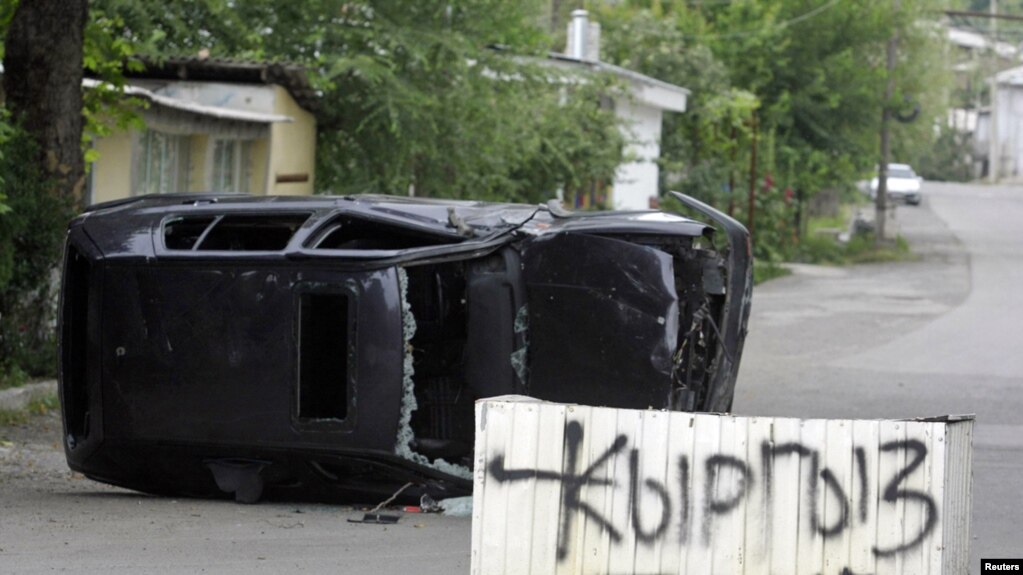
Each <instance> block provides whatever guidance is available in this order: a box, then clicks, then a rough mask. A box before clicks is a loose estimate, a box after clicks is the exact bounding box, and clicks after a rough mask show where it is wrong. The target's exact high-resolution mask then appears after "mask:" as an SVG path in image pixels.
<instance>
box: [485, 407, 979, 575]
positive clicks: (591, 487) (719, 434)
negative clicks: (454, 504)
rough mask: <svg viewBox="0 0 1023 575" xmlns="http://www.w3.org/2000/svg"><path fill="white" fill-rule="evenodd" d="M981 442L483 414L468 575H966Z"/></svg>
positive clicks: (834, 429)
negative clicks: (975, 457) (976, 450)
mask: <svg viewBox="0 0 1023 575" xmlns="http://www.w3.org/2000/svg"><path fill="white" fill-rule="evenodd" d="M972 430H973V418H972V417H942V418H934V419H921V420H907V421H899V420H821V419H808V420H801V419H784V418H770V417H764V418H761V417H736V416H731V415H711V414H692V413H679V412H663V411H638V410H624V409H610V408H599V407H587V406H579V405H561V404H554V403H545V402H539V401H535V400H531V399H529V398H520V397H504V398H494V399H490V400H484V401H480V402H479V403H477V405H476V454H475V458H476V460H475V477H474V480H475V491H474V494H473V497H474V502H473V535H472V573H474V574H477V575H490V574H509V575H510V574H535V575H547V574H551V573H563V574H608V575H611V574H614V575H618V574H632V573H651V574H652V573H677V574H680V575H681V574H689V575H708V574H712V575H713V574H718V575H746V574H750V575H752V574H758V575H759V574H763V575H852V574H861V575H862V574H876V575H883V574H906V575H909V574H921V575H922V574H947V575H961V574H962V573H966V572H967V567H968V562H969V550H970V549H969V546H970V533H969V527H970V526H969V518H970V505H971V481H972V472H971V466H972V453H971V452H972V443H971V440H972Z"/></svg>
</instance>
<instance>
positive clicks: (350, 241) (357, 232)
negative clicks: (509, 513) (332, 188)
mask: <svg viewBox="0 0 1023 575" xmlns="http://www.w3.org/2000/svg"><path fill="white" fill-rule="evenodd" d="M457 241H458V239H456V238H448V237H444V236H440V235H433V234H429V233H425V232H418V231H415V230H409V229H406V228H403V227H400V226H396V225H392V224H386V223H381V222H375V221H370V220H365V219H362V218H354V217H351V216H342V217H339V218H337V219H335V220H334V221H333V222H331V224H330V225H329V226H328V227H327V231H326V232H325V233H324V234H323V235H322V236H321V237H320V239H319V240H318V241H317V242H316V243H315V244H314V245H313V248H314V249H320V250H404V249H409V248H419V247H427V246H437V245H444V244H450V243H454V242H457Z"/></svg>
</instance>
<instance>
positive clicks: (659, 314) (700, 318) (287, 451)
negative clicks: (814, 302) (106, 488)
mask: <svg viewBox="0 0 1023 575" xmlns="http://www.w3.org/2000/svg"><path fill="white" fill-rule="evenodd" d="M678 198H679V199H680V201H682V202H683V203H684V204H685V205H687V206H688V207H690V208H692V209H695V210H697V211H699V212H701V213H702V214H703V215H705V216H707V217H709V218H711V219H712V220H714V221H715V223H717V224H718V226H719V227H720V228H721V229H722V230H723V231H724V234H725V236H726V239H727V242H724V243H725V244H726V245H725V246H723V247H722V248H720V249H718V248H716V247H715V243H714V235H715V228H714V227H713V226H711V225H709V224H705V223H701V222H699V221H695V220H692V219H688V218H684V217H681V216H677V215H672V214H666V213H662V212H655V211H645V212H595V213H570V212H566V211H564V210H563V209H562V208H561V207H560V205H559V204H556V203H551V204H549V205H547V206H528V205H517V204H488V203H479V202H463V201H439V200H420V199H412V198H396V197H386V196H354V197H324V196H319V197H310V198H283V197H247V196H236V195H196V194H189V195H170V196H147V197H141V198H134V199H130V200H125V201H120V202H112V203H107V204H101V205H98V206H94V207H93V208H91V209H90V210H89V211H87V212H86V213H85V214H83V215H82V216H80V217H78V218H77V219H75V220H74V221H73V222H72V223H71V225H70V228H69V232H68V239H67V246H66V253H65V260H64V278H63V286H62V297H61V313H60V348H61V349H60V359H61V365H60V395H61V400H62V411H63V419H64V427H65V452H66V455H67V460H68V463H69V465H70V466H71V468H72V469H74V470H76V471H79V472H81V473H83V474H85V475H86V476H88V477H90V478H93V479H95V480H98V481H102V482H106V483H111V484H114V485H120V486H124V487H128V488H131V489H136V490H140V491H146V492H153V493H166V494H177V495H193V496H218V495H225V494H232V495H233V496H234V497H235V498H236V499H238V500H241V501H254V500H257V499H259V498H260V497H271V498H275V499H289V500H310V499H313V500H341V499H352V498H355V497H365V496H371V495H376V494H381V493H390V492H393V491H394V488H395V487H396V486H400V485H402V484H405V483H412V484H413V488H411V489H409V490H407V491H406V494H407V495H410V496H417V495H419V494H423V493H428V494H431V495H433V496H435V497H448V496H453V495H462V494H466V493H468V492H469V491H470V490H471V487H472V482H471V469H470V467H471V465H472V449H473V430H474V424H473V404H474V402H475V401H476V400H477V399H480V398H483V397H492V396H497V395H507V394H518V395H529V396H532V397H536V398H539V399H544V400H550V401H560V402H567V403H586V404H591V405H607V406H615V407H623V408H642V409H645V408H655V409H673V410H687V411H728V410H729V409H730V406H731V400H732V395H733V392H734V385H735V376H736V372H737V371H738V364H739V357H740V355H741V353H742V345H743V340H744V337H745V331H746V321H747V318H748V314H749V299H750V287H751V274H750V271H751V263H752V260H751V255H750V249H749V237H748V234H747V233H746V230H745V229H744V228H743V227H742V226H741V225H740V224H738V223H737V222H735V221H734V220H732V219H731V218H728V217H727V216H725V215H723V214H720V213H719V212H717V211H715V210H713V209H712V208H710V207H708V206H705V205H703V204H701V203H699V202H697V201H695V200H692V199H690V198H687V197H685V196H681V195H679V196H678Z"/></svg>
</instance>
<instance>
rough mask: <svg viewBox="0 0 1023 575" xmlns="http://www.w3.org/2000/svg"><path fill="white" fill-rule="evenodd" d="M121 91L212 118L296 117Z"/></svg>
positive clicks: (261, 120)
mask: <svg viewBox="0 0 1023 575" xmlns="http://www.w3.org/2000/svg"><path fill="white" fill-rule="evenodd" d="M102 85H103V82H100V81H99V80H93V79H92V78H85V79H84V80H82V86H84V87H86V88H96V87H100V86H102ZM120 91H121V93H123V94H125V95H126V96H135V97H137V98H143V99H145V100H148V101H150V102H152V103H154V104H157V105H159V106H165V107H167V108H173V109H175V110H181V111H183V112H190V113H193V114H199V115H201V116H208V117H211V118H218V119H221V120H235V121H240V122H254V123H257V124H273V123H278V122H294V121H295V119H294V118H292V117H290V116H281V115H279V114H265V113H261V112H250V111H246V110H236V109H233V108H224V107H219V106H206V105H203V104H197V103H195V102H188V101H185V100H179V99H177V98H170V97H167V96H162V95H160V94H157V93H155V92H152V91H150V90H146V89H145V88H140V87H138V86H125V87H124V88H123V89H122V90H120Z"/></svg>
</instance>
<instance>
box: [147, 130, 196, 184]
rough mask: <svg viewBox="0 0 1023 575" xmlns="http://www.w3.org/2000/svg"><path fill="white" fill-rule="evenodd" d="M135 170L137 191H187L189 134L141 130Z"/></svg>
mask: <svg viewBox="0 0 1023 575" xmlns="http://www.w3.org/2000/svg"><path fill="white" fill-rule="evenodd" d="M134 174H135V186H134V189H135V193H136V194H171V193H176V192H185V191H188V137H187V136H176V135H173V134H167V133H164V132H158V131H156V130H146V131H144V132H142V134H141V135H140V136H139V146H138V149H137V154H136V156H135V170H134Z"/></svg>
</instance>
